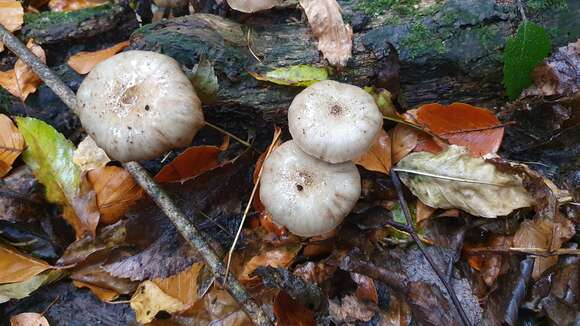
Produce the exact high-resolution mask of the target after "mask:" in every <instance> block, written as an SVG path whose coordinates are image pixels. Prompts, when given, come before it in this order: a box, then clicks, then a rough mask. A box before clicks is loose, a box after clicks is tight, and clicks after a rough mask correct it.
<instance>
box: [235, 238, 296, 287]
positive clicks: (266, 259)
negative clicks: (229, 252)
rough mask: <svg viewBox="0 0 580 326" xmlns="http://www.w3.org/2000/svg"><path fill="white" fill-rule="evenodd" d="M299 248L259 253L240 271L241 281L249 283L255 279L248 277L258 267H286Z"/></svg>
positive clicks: (277, 249) (282, 248)
mask: <svg viewBox="0 0 580 326" xmlns="http://www.w3.org/2000/svg"><path fill="white" fill-rule="evenodd" d="M300 248H301V246H290V247H287V248H284V247H280V248H276V249H273V250H270V251H266V252H264V253H261V254H260V255H258V256H254V257H252V259H250V260H249V261H248V262H247V263H246V264H245V265H244V268H243V269H242V273H241V274H240V280H241V281H249V280H252V279H254V278H255V277H252V276H250V274H252V272H253V271H255V270H256V268H258V267H265V266H272V267H286V266H288V265H289V264H290V262H292V260H293V259H294V257H296V254H298V251H300Z"/></svg>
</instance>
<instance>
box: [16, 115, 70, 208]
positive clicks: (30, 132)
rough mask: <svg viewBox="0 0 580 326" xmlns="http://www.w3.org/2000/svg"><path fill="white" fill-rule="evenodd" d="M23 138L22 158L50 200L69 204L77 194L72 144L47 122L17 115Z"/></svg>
mask: <svg viewBox="0 0 580 326" xmlns="http://www.w3.org/2000/svg"><path fill="white" fill-rule="evenodd" d="M16 123H17V124H18V129H19V130H20V132H21V133H22V135H23V136H24V140H25V141H26V145H27V148H26V151H24V154H23V156H22V158H23V159H24V162H25V163H26V165H28V166H29V167H30V168H31V169H32V172H33V173H34V175H35V176H36V178H37V179H38V181H40V182H41V183H42V184H43V185H44V187H45V188H46V198H47V200H48V201H49V202H51V203H56V204H61V205H68V204H70V203H71V201H72V199H73V198H74V197H75V196H76V195H77V193H78V190H79V185H80V173H81V170H80V168H79V167H78V166H77V165H76V164H75V163H74V162H73V154H74V151H75V146H74V145H73V143H72V142H70V141H69V140H68V139H66V138H65V137H64V136H63V135H62V134H60V133H59V132H58V131H56V129H54V128H53V127H52V126H50V125H49V124H47V123H45V122H43V121H41V120H38V119H34V118H22V117H18V118H16Z"/></svg>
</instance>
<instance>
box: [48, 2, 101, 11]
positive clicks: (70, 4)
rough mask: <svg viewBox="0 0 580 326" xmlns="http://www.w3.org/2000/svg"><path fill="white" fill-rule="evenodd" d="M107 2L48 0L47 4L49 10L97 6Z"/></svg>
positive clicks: (72, 9)
mask: <svg viewBox="0 0 580 326" xmlns="http://www.w3.org/2000/svg"><path fill="white" fill-rule="evenodd" d="M107 2H108V1H107V0H50V2H49V3H48V6H49V7H50V10H51V11H75V10H80V9H85V8H93V7H97V6H100V5H102V4H105V3H107Z"/></svg>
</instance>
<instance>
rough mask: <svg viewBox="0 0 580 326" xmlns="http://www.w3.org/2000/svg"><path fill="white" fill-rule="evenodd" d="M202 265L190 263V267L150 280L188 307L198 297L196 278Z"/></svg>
mask: <svg viewBox="0 0 580 326" xmlns="http://www.w3.org/2000/svg"><path fill="white" fill-rule="evenodd" d="M203 266H204V264H203V263H195V264H193V265H191V267H190V268H188V269H186V270H184V271H183V272H181V273H179V274H177V275H173V276H170V277H168V278H164V279H161V278H156V279H153V280H152V281H153V283H155V284H157V286H158V287H159V288H160V289H161V290H162V291H163V292H164V293H166V294H167V295H170V296H172V297H173V298H175V299H177V300H179V301H180V302H181V303H183V304H184V305H185V306H186V308H185V309H188V308H189V307H191V306H192V305H193V304H194V303H195V302H196V301H197V300H199V299H200V298H199V296H198V295H197V287H198V284H197V278H198V276H199V273H200V272H201V270H202V268H203Z"/></svg>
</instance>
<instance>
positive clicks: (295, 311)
mask: <svg viewBox="0 0 580 326" xmlns="http://www.w3.org/2000/svg"><path fill="white" fill-rule="evenodd" d="M274 315H275V316H276V322H277V323H276V324H277V325H285V326H314V325H316V321H315V319H314V313H313V312H312V311H311V310H310V309H308V308H306V307H304V306H303V305H302V304H300V303H299V302H296V301H295V300H294V299H292V297H291V296H289V295H288V294H287V293H286V292H284V291H280V292H279V293H278V295H277V296H276V298H275V299H274Z"/></svg>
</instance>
